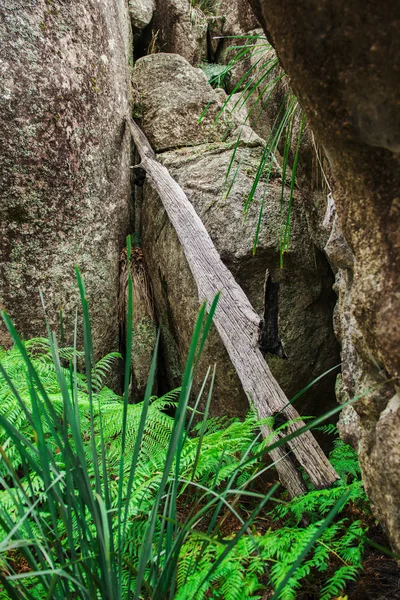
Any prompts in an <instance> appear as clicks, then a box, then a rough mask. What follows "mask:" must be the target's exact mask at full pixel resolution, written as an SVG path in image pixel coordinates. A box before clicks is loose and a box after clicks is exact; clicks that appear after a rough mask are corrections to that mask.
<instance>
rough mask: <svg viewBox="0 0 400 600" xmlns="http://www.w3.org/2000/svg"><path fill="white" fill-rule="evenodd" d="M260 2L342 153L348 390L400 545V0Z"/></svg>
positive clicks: (324, 129)
mask: <svg viewBox="0 0 400 600" xmlns="http://www.w3.org/2000/svg"><path fill="white" fill-rule="evenodd" d="M252 4H253V6H254V8H255V9H256V11H257V14H258V16H259V19H260V21H261V22H262V24H263V26H264V28H265V31H266V32H267V35H268V37H269V39H270V40H271V41H272V43H273V45H274V46H275V48H276V51H277V54H278V56H279V59H280V61H281V64H282V67H283V68H284V69H285V71H286V72H287V73H288V75H289V76H290V79H291V84H292V86H293V90H294V92H295V93H296V95H297V97H298V99H299V101H300V103H301V105H302V107H303V108H304V110H305V112H306V114H307V117H308V119H309V122H310V125H311V127H312V129H313V131H314V133H315V135H316V138H317V141H318V143H319V144H320V145H321V146H322V147H323V149H324V151H325V154H326V156H327V157H328V159H329V162H330V167H331V170H332V177H331V184H332V187H333V196H334V199H335V205H336V210H337V215H338V221H339V226H340V229H341V230H342V232H343V236H344V239H345V240H346V242H347V244H348V247H349V249H350V251H351V253H352V254H353V255H354V266H351V265H350V266H348V267H347V269H345V270H344V271H343V273H342V275H341V276H340V279H339V281H338V291H339V306H338V310H337V315H336V330H337V332H338V334H339V337H340V339H341V343H342V361H343V373H342V380H341V383H340V388H339V391H340V394H341V396H342V397H344V398H349V397H354V396H356V395H358V394H363V397H362V398H361V399H360V400H359V401H358V402H357V403H356V404H355V405H354V408H355V410H356V412H357V415H358V418H359V423H360V437H359V441H358V450H359V456H360V462H361V466H362V470H363V475H364V481H365V484H366V488H367V491H368V493H369V495H370V498H371V500H372V502H373V504H374V505H375V507H376V514H377V516H378V518H379V519H380V521H381V523H382V524H383V525H384V526H385V527H386V529H387V531H388V533H389V535H390V538H391V540H392V543H393V546H394V547H395V548H396V549H397V551H399V550H400V478H399V472H400V471H399V463H400V430H399V424H398V421H399V414H400V413H399V403H398V397H397V396H396V387H397V385H398V378H399V375H400V350H399V349H400V293H399V290H400V230H399V216H400V168H399V167H400V111H399V103H398V99H399V97H400V77H399V74H400V73H399V64H400V35H399V34H400V5H399V3H398V2H396V1H394V0H389V1H387V2H383V3H375V2H372V1H367V2H361V1H355V2H352V3H351V4H350V5H349V4H348V3H347V2H344V0H343V1H342V0H340V1H338V2H335V3H334V4H332V3H331V2H328V1H322V2H321V1H320V0H318V1H317V0H313V1H312V2H309V1H307V2H306V1H305V0H296V1H291V0H290V1H289V2H288V3H287V5H286V10H285V11H284V12H283V11H282V4H281V2H279V1H278V0H252ZM327 57H329V60H327ZM331 248H332V246H331ZM327 250H328V252H329V247H328V248H327ZM336 250H337V245H336Z"/></svg>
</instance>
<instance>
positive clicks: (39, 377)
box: [0, 240, 365, 600]
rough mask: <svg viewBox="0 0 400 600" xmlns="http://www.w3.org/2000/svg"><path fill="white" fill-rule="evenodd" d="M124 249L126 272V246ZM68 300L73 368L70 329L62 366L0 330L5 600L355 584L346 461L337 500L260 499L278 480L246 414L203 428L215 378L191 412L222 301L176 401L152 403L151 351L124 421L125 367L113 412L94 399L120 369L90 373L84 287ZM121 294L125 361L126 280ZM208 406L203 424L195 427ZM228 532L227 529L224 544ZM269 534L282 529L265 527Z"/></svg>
mask: <svg viewBox="0 0 400 600" xmlns="http://www.w3.org/2000/svg"><path fill="white" fill-rule="evenodd" d="M127 248H128V259H130V255H131V242H130V240H128V246H127ZM78 284H79V289H80V294H81V303H82V313H83V330H84V350H83V353H80V352H79V351H78V350H77V347H76V339H77V324H76V326H75V335H74V339H75V343H74V345H73V347H72V348H69V349H67V350H60V349H59V348H58V344H57V340H56V336H55V335H54V334H52V332H51V331H50V330H48V340H47V341H46V340H35V341H32V342H22V341H21V340H20V338H19V337H18V335H17V332H16V330H15V328H14V327H13V325H12V323H11V321H10V319H9V318H8V316H7V315H4V320H5V323H6V325H7V327H8V330H9V332H10V334H11V336H12V338H13V340H14V344H15V346H14V348H13V349H12V350H11V351H9V352H5V351H2V352H1V355H0V395H1V397H2V399H3V402H2V408H1V411H0V455H1V463H0V484H1V487H2V491H1V493H0V530H1V539H0V582H1V584H2V586H3V590H0V597H3V598H11V599H17V600H22V599H24V600H31V599H38V598H40V599H44V598H47V599H49V600H50V599H54V600H64V599H65V598H68V599H71V600H72V599H74V600H79V599H82V600H83V599H89V598H90V599H93V598H99V599H100V598H101V599H104V600H124V599H126V600H128V598H130V599H131V598H133V599H134V600H139V599H142V598H152V600H164V599H165V598H171V599H172V598H179V599H180V600H189V599H191V598H196V599H199V600H201V598H206V597H210V595H211V597H212V598H216V599H217V598H223V599H225V600H226V599H227V600H230V599H231V600H245V598H248V597H254V598H257V597H260V596H259V593H260V592H262V591H263V590H264V589H265V581H264V582H263V578H264V580H265V577H267V580H268V582H269V584H268V585H270V586H274V587H275V588H276V589H275V597H276V598H278V597H279V598H291V597H294V596H293V594H294V593H295V592H296V590H298V589H299V587H300V586H301V585H302V582H303V581H304V580H305V579H307V577H308V574H309V573H310V572H314V571H324V569H325V570H326V571H327V572H328V567H329V565H330V561H331V558H332V556H337V555H339V556H341V557H342V559H343V561H345V562H346V565H347V567H348V569H347V571H344V570H343V569H342V570H341V571H340V573H336V572H335V573H336V575H335V579H334V580H333V579H332V576H331V573H329V577H328V580H327V581H326V582H325V584H324V585H325V588H324V590H325V591H324V594H325V596H324V600H328V598H330V597H332V595H329V594H332V593H333V590H336V591H335V593H336V592H337V591H338V590H339V591H340V589H342V588H343V587H344V586H345V584H346V582H347V581H349V580H350V579H352V578H354V577H355V574H356V571H357V569H359V567H360V555H361V554H360V553H361V552H362V535H363V531H361V530H362V527H361V526H359V525H358V524H354V523H352V524H349V523H348V521H345V520H344V519H346V517H344V519H343V517H340V519H339V520H337V519H338V515H339V513H341V512H342V511H343V510H344V508H345V506H346V505H348V504H349V502H353V503H354V502H356V501H357V502H358V499H359V498H362V501H363V502H364V501H365V496H364V495H363V494H364V493H363V490H362V486H361V484H360V481H359V474H358V471H357V468H356V467H355V466H354V456H353V457H351V456H350V455H349V454H348V451H346V452H347V454H346V456H345V460H344V459H343V460H342V462H341V468H342V473H343V475H342V479H341V481H340V482H339V483H338V484H337V485H336V486H335V487H334V488H332V490H324V491H322V492H316V491H315V490H310V493H309V494H307V495H306V496H304V497H302V498H299V499H297V500H295V501H292V503H289V504H287V503H285V502H283V501H282V500H281V499H280V498H279V496H278V495H277V488H278V486H277V484H275V485H269V486H267V488H265V487H264V488H263V487H261V488H257V486H256V484H257V481H258V477H259V475H260V474H262V473H264V472H265V471H267V470H270V469H271V468H272V467H273V465H270V464H268V465H265V464H264V462H263V457H264V456H265V454H266V453H268V452H269V449H270V442H269V441H268V440H263V439H262V438H261V435H260V433H259V429H258V428H259V426H260V424H259V423H257V421H256V419H255V417H254V414H252V413H250V415H249V416H248V418H247V419H246V420H245V421H244V422H240V421H237V420H236V421H235V420H234V421H231V422H228V423H222V422H219V421H215V420H214V421H213V420H209V419H208V418H207V415H208V412H209V407H210V403H211V399H212V389H213V381H214V376H215V372H213V373H212V372H211V371H210V370H209V372H208V373H207V375H206V378H205V380H204V384H203V387H202V391H201V393H200V395H199V397H198V398H197V400H196V403H195V406H194V408H193V410H191V409H190V408H189V399H190V392H191V388H192V381H193V373H194V370H195V368H196V365H197V364H198V361H199V358H200V356H201V353H202V350H203V347H204V344H205V341H206V338H207V335H208V332H209V329H210V327H211V323H212V318H213V314H214V311H215V309H216V305H217V302H218V298H216V299H215V300H214V302H213V303H212V305H211V309H210V312H209V315H208V316H206V308H205V306H203V307H202V308H201V310H200V312H199V316H198V319H197V322H196V325H195V329H194V334H193V339H192V343H191V346H190V349H189V353H188V359H187V363H186V368H185V371H184V376H183V379H182V385H181V388H180V389H179V390H176V391H174V392H171V393H170V394H168V395H166V396H164V397H163V398H161V399H155V398H154V397H152V396H151V390H152V387H153V380H154V373H155V368H156V355H157V346H158V340H157V343H156V347H155V352H154V358H153V362H152V366H151V370H150V375H149V381H148V384H147V389H146V393H145V397H144V400H143V402H142V403H141V404H140V405H130V404H129V402H128V399H129V382H130V360H129V359H127V361H126V364H125V386H124V394H123V397H122V398H120V397H118V396H116V395H115V394H114V393H113V392H112V391H111V390H109V389H108V388H106V387H103V377H104V375H105V374H106V372H107V370H108V368H109V367H110V364H111V362H110V361H112V360H117V359H118V357H117V356H109V357H106V359H103V360H102V361H100V362H97V363H96V362H95V360H94V349H93V344H92V336H91V329H90V320H89V307H88V304H87V300H86V293H85V287H84V284H83V281H82V278H81V276H80V274H79V272H78ZM127 293H128V325H127V332H126V346H127V356H128V357H129V356H130V355H131V348H132V343H133V332H132V308H131V307H132V293H133V290H132V279H131V277H130V276H129V278H128V292H127ZM79 360H84V363H85V373H84V374H80V373H79V372H78V367H77V365H78V362H79ZM65 365H67V366H65ZM203 394H206V395H207V400H206V402H205V406H206V408H205V413H204V417H203V420H202V421H201V422H200V423H199V424H198V425H194V415H195V413H196V410H197V407H198V406H199V402H200V400H201V398H202V395H203ZM167 408H168V409H170V408H173V409H174V410H175V416H174V417H169V416H168V415H166V414H165V409H167ZM261 425H262V424H261ZM310 426H311V425H310ZM275 443H276V442H275ZM284 443H285V436H282V439H281V440H280V442H279V444H282V445H283V444H284ZM335 450H336V452H337V456H336V460H337V462H338V461H339V462H340V460H339V459H338V453H339V454H340V448H336V449H335ZM349 465H350V467H349ZM339 466H340V465H339ZM349 486H350V487H349ZM350 488H351V489H350ZM357 494H358V495H357ZM188 500H190V501H188ZM273 501H274V502H275V503H278V507H277V508H276V511H277V512H276V515H272V513H271V502H273ZM296 502H297V504H296ZM301 503H302V504H301ZM267 506H269V507H270V508H269V509H268V513H266V512H265V509H264V507H267ZM300 507H301V508H300ZM182 511H183V512H184V516H183V517H182ZM314 513H315V515H314ZM299 514H307V515H308V517H309V519H310V524H309V526H308V527H301V526H299V523H298V522H297V521H296V519H298V516H299ZM262 515H263V517H264V519H265V515H267V516H268V519H269V520H270V523H271V527H270V528H269V529H268V531H262V530H261V523H262V521H263V519H262V518H261V516H262ZM227 518H229V519H234V522H235V525H234V526H233V527H232V530H231V531H230V532H228V533H222V531H223V526H224V522H225V521H226V520H227ZM277 519H279V520H280V521H282V520H286V521H287V524H288V526H289V525H290V527H287V528H286V530H285V528H284V527H276V525H274V520H275V521H276V520H277ZM350 530H351V535H349V533H348V532H349V531H350ZM346 536H347V537H346ZM318 540H319V541H320V542H319V543H318ZM357 540H361V541H359V543H358V545H357ZM316 544H317V545H316Z"/></svg>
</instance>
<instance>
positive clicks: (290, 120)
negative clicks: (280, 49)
mask: <svg viewBox="0 0 400 600" xmlns="http://www.w3.org/2000/svg"><path fill="white" fill-rule="evenodd" d="M238 41H239V43H240V45H237V46H232V47H231V48H230V50H231V51H235V52H236V54H235V55H234V57H233V58H232V60H231V61H230V63H229V64H228V65H227V66H226V67H225V71H221V72H222V73H223V76H224V77H225V78H226V77H227V76H228V74H229V73H230V71H231V70H232V69H233V68H234V67H237V66H238V65H242V64H243V63H244V64H246V63H247V61H248V60H249V59H251V61H252V66H251V67H250V68H249V69H248V70H247V71H246V72H245V74H244V75H243V76H242V77H241V79H240V80H239V82H238V83H237V84H236V86H235V87H234V89H233V90H232V92H231V93H230V94H229V96H228V99H227V101H226V102H225V103H224V106H223V109H222V110H226V108H227V106H228V103H229V105H231V100H232V97H233V95H234V94H237V93H238V95H239V97H238V99H237V101H236V102H235V104H234V107H233V108H239V109H240V108H241V107H243V106H244V105H245V104H246V103H247V102H248V101H249V100H251V103H252V108H251V109H250V110H249V112H248V116H247V118H246V120H248V119H250V118H252V120H254V121H258V119H259V118H260V117H261V115H262V112H263V110H264V108H265V106H266V105H267V104H268V103H269V102H271V100H272V99H273V93H274V90H275V89H276V87H277V86H278V85H279V84H280V83H281V82H282V80H284V78H285V73H284V72H283V71H282V69H281V68H280V66H279V62H278V59H277V57H276V56H272V57H271V46H270V44H268V42H267V40H266V38H265V37H264V36H263V35H248V36H238ZM239 92H240V93H239ZM255 98H256V99H255ZM230 110H232V108H231V107H230ZM305 124H306V121H305V117H304V115H303V114H302V113H301V111H300V108H299V104H298V102H297V99H296V97H295V95H294V94H292V93H291V92H289V91H288V92H287V93H286V94H285V96H284V98H283V101H282V104H281V106H280V108H279V110H278V113H277V115H276V118H275V121H274V122H273V123H272V124H271V132H270V135H269V137H268V139H267V140H266V146H265V148H264V152H263V154H262V157H261V160H260V163H259V166H258V169H257V173H256V175H255V177H254V182H253V186H252V188H251V190H250V193H249V195H248V198H247V200H246V202H245V206H244V215H245V217H246V216H247V213H248V211H249V208H250V205H251V204H252V203H253V202H254V201H255V192H256V189H257V187H258V185H259V183H260V182H261V181H262V182H263V183H265V185H267V184H268V182H269V180H270V178H271V175H272V174H273V173H274V172H275V170H276V167H277V164H278V162H280V163H281V164H280V172H281V181H282V187H281V214H282V218H281V228H280V235H279V240H280V241H279V244H280V263H281V267H282V266H283V255H284V253H285V252H286V251H287V250H288V249H289V245H290V224H291V211H292V205H293V195H294V190H295V187H296V173H297V165H298V159H299V152H300V145H301V141H302V137H303V132H304V128H305ZM239 142H240V134H239V138H238V140H237V144H236V146H235V149H234V151H233V155H232V158H231V161H230V166H229V169H228V172H227V175H226V182H225V190H226V196H229V192H230V190H231V189H232V186H233V183H234V181H235V179H236V177H237V174H238V172H239V169H238V168H236V169H234V168H233V167H234V165H235V163H236V162H237V156H236V155H237V154H238V151H239ZM279 150H281V151H282V160H280V161H277V156H278V155H279ZM289 163H290V164H291V168H290V167H289ZM263 212H264V200H262V201H261V203H260V212H259V218H258V223H257V227H256V230H255V232H254V243H253V253H254V254H255V252H256V249H257V245H258V240H259V234H260V227H261V223H262V216H263Z"/></svg>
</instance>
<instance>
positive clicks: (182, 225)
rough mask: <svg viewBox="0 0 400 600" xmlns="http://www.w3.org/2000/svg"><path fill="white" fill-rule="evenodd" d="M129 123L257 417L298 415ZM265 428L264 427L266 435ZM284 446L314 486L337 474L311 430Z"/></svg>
mask: <svg viewBox="0 0 400 600" xmlns="http://www.w3.org/2000/svg"><path fill="white" fill-rule="evenodd" d="M130 127H131V132H132V137H133V140H134V143H135V145H136V147H137V150H138V152H139V154H140V157H141V166H142V167H143V168H144V169H145V171H146V173H147V176H148V178H149V181H150V183H151V185H152V186H153V187H154V189H155V190H156V191H157V193H158V195H159V197H160V199H161V201H162V203H163V205H164V208H165V210H166V212H167V214H168V217H169V219H170V221H171V223H172V225H173V227H174V228H175V231H176V233H177V235H178V238H179V240H180V242H181V244H182V247H183V250H184V253H185V256H186V259H187V261H188V265H189V267H190V270H191V272H192V275H193V277H194V280H195V282H196V284H197V288H198V294H199V302H200V303H202V302H204V301H207V305H208V307H209V306H210V301H212V299H213V298H214V297H215V295H216V294H217V292H221V295H220V300H219V303H218V307H217V310H216V313H215V316H214V324H215V327H216V329H217V331H218V333H219V335H220V336H221V340H222V342H223V344H224V345H225V347H226V349H227V351H228V354H229V357H230V359H231V361H232V364H233V366H234V367H235V369H236V371H237V374H238V376H239V378H240V381H241V383H242V385H243V389H244V390H245V392H246V394H247V395H248V398H249V401H251V403H252V404H253V405H254V407H255V409H256V411H257V414H258V417H259V418H260V419H264V418H265V417H269V416H272V415H273V414H274V413H276V412H282V414H283V416H284V417H285V418H286V419H287V420H288V421H293V420H294V419H300V416H299V414H298V412H297V411H296V410H295V409H294V408H293V406H291V405H288V399H287V397H286V396H285V394H284V392H283V391H282V389H281V388H280V386H279V384H278V383H277V381H276V380H275V379H274V377H273V375H272V374H271V372H270V370H269V367H268V365H267V363H266V362H265V360H264V358H263V356H262V354H261V352H260V350H259V348H258V336H259V324H260V318H259V316H258V315H257V314H256V312H255V311H254V309H253V307H252V306H251V304H250V302H249V300H248V298H247V296H246V295H245V293H244V292H243V290H242V289H241V287H240V286H239V285H238V284H237V283H236V281H235V279H234V278H233V276H232V274H231V272H230V271H229V270H228V269H227V268H226V267H225V265H224V264H223V262H222V261H221V258H220V256H219V254H218V252H217V250H216V248H215V246H214V244H213V242H212V240H211V238H210V236H209V235H208V233H207V231H206V229H205V227H204V225H203V223H202V221H201V219H200V217H199V216H198V215H197V213H196V211H195V210H194V208H193V206H192V204H191V203H190V202H189V200H188V198H187V197H186V195H185V193H184V192H183V190H182V188H181V187H180V186H179V185H178V183H177V182H176V181H175V180H174V179H173V178H172V177H171V175H170V174H169V172H168V169H166V167H164V166H163V165H161V164H160V163H159V162H158V161H157V158H156V155H155V154H154V152H153V150H152V148H151V146H150V144H149V142H148V140H147V138H146V136H145V135H144V133H143V132H142V131H141V130H140V128H139V127H138V126H137V125H136V123H134V122H133V121H131V122H130ZM303 425H304V422H302V421H301V420H298V421H296V423H293V424H291V425H290V426H289V428H288V430H289V431H290V432H292V431H295V430H296V429H299V428H300V427H302V426H303ZM270 433H271V431H270V430H269V429H268V428H265V434H266V435H269V434H270ZM288 445H289V446H290V449H291V450H292V451H293V454H294V455H295V457H296V459H297V460H298V462H299V463H300V464H301V465H302V466H303V467H304V469H305V471H306V472H307V474H308V475H309V477H310V480H311V481H312V483H313V484H314V486H315V487H316V488H323V487H328V486H330V485H331V484H332V483H333V482H334V481H335V480H336V479H337V478H338V475H337V474H336V472H335V470H334V469H333V468H332V466H331V465H330V463H329V461H328V460H327V458H326V456H325V455H324V453H323V451H322V450H321V448H320V446H319V445H318V443H317V441H316V440H315V438H314V437H313V435H312V434H311V432H309V431H308V432H306V433H303V434H302V435H301V436H299V437H297V438H295V439H293V440H292V441H290V442H288ZM271 457H272V459H273V460H274V461H276V463H277V464H276V468H277V471H278V473H279V477H280V480H281V482H282V484H283V485H284V486H285V487H286V488H287V490H288V491H289V493H290V494H291V495H292V496H294V495H297V494H300V493H303V492H304V491H305V486H304V483H303V481H302V480H301V478H300V476H299V473H298V471H297V469H296V467H295V465H294V464H293V462H292V461H291V458H290V456H289V454H288V453H287V452H286V451H285V450H284V449H283V448H279V449H275V450H273V451H272V452H271Z"/></svg>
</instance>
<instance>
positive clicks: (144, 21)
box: [129, 0, 156, 30]
mask: <svg viewBox="0 0 400 600" xmlns="http://www.w3.org/2000/svg"><path fill="white" fill-rule="evenodd" d="M155 8H156V2H155V0H129V15H130V17H131V23H132V27H133V29H134V30H135V29H139V30H140V29H144V27H146V25H148V24H149V23H150V21H151V19H152V18H153V13H154V10H155Z"/></svg>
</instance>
